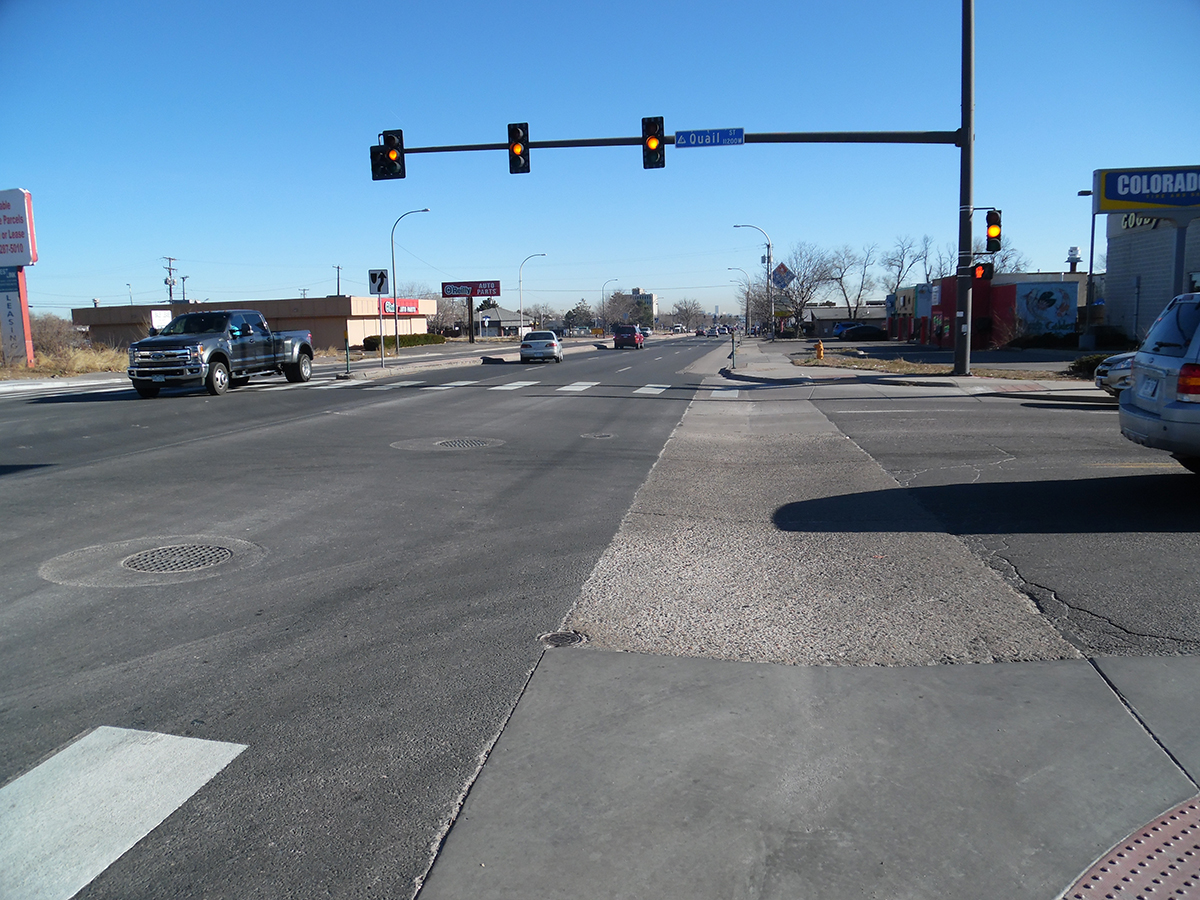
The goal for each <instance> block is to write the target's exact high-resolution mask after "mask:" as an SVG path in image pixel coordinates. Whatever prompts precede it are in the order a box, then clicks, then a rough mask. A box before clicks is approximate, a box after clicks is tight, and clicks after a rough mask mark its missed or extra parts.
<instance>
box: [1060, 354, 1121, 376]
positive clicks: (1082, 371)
mask: <svg viewBox="0 0 1200 900" xmlns="http://www.w3.org/2000/svg"><path fill="white" fill-rule="evenodd" d="M1112 355H1113V354H1111V353H1089V354H1088V355H1087V356H1080V357H1078V358H1076V359H1075V360H1074V361H1073V362H1072V363H1071V364H1070V365H1069V366H1067V374H1069V375H1074V376H1075V377H1076V378H1088V379H1091V378H1095V377H1096V366H1098V365H1100V363H1102V362H1104V360H1106V359H1108V358H1109V357H1110V356H1112Z"/></svg>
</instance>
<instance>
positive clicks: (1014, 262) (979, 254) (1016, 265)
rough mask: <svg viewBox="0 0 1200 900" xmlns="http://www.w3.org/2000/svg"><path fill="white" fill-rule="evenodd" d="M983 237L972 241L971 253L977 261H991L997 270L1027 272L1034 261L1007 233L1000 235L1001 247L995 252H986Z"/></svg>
mask: <svg viewBox="0 0 1200 900" xmlns="http://www.w3.org/2000/svg"><path fill="white" fill-rule="evenodd" d="M983 248H984V241H983V238H975V240H973V241H971V255H972V257H973V258H974V259H975V260H976V261H977V262H991V263H992V265H994V266H995V267H996V271H997V272H1025V271H1027V270H1028V269H1029V268H1030V266H1031V265H1032V262H1031V261H1030V259H1029V257H1028V256H1026V255H1025V254H1024V253H1022V252H1021V251H1020V250H1018V249H1017V248H1016V247H1014V246H1013V245H1012V242H1011V241H1010V240H1009V239H1008V235H1007V234H1002V235H1000V249H999V250H998V251H997V252H995V253H985V252H984V249H983Z"/></svg>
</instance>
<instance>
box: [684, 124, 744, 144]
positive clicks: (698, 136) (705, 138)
mask: <svg viewBox="0 0 1200 900" xmlns="http://www.w3.org/2000/svg"><path fill="white" fill-rule="evenodd" d="M744 143H746V130H745V129H744V128H702V129H699V130H698V131H677V132H675V146H676V147H733V146H736V145H738V144H744Z"/></svg>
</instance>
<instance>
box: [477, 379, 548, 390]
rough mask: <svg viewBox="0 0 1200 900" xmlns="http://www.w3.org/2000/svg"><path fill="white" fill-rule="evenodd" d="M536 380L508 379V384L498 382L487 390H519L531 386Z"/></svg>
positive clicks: (536, 382)
mask: <svg viewBox="0 0 1200 900" xmlns="http://www.w3.org/2000/svg"><path fill="white" fill-rule="evenodd" d="M540 383H541V382H538V381H510V382H509V383H508V384H498V385H496V386H495V387H490V388H488V390H489V391H519V390H520V389H521V388H527V387H533V385H535V384H540Z"/></svg>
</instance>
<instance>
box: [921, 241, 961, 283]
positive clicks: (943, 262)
mask: <svg viewBox="0 0 1200 900" xmlns="http://www.w3.org/2000/svg"><path fill="white" fill-rule="evenodd" d="M957 270H958V246H957V245H955V244H952V243H949V242H947V243H946V244H945V245H944V246H942V247H939V248H938V250H937V254H936V258H935V259H934V261H933V263H932V264H931V265H930V267H929V274H928V276H927V280H929V281H933V280H935V279H938V278H949V277H950V276H951V275H953V274H954V273H955V272H956V271H957Z"/></svg>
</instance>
